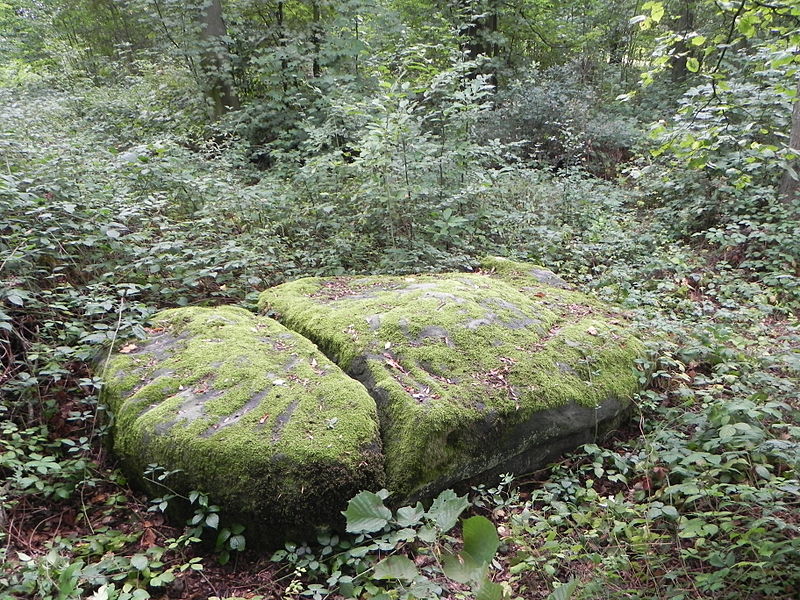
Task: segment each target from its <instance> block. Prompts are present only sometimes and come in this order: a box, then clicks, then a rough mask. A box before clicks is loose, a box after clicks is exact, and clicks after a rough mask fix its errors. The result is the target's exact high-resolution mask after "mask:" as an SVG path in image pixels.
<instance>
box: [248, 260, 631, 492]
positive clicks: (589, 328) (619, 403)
mask: <svg viewBox="0 0 800 600" xmlns="http://www.w3.org/2000/svg"><path fill="white" fill-rule="evenodd" d="M485 267H486V269H485V270H484V271H481V272H478V273H447V274H436V275H419V276H415V277H334V278H307V279H301V280H298V281H294V282H292V283H288V284H284V285H281V286H278V287H276V288H273V289H270V290H267V291H266V292H264V293H263V294H262V297H261V301H260V306H261V307H262V308H263V309H264V310H269V311H273V312H274V313H275V316H276V317H277V318H278V319H279V320H280V321H281V322H282V323H283V324H285V325H286V326H287V327H288V328H289V329H292V330H293V331H296V332H298V333H300V334H302V335H303V336H305V337H307V338H309V339H311V340H312V341H314V342H315V343H316V344H317V345H318V346H319V347H320V348H321V349H322V350H323V351H324V352H325V353H326V354H327V355H328V356H329V357H330V358H331V359H332V360H334V361H335V362H336V363H337V364H338V365H339V366H340V367H342V369H344V370H345V371H346V372H347V373H349V374H350V375H351V376H353V377H355V378H357V379H358V380H359V381H361V382H362V383H364V385H365V386H366V387H367V388H368V389H369V391H370V393H371V394H372V396H373V398H375V400H376V402H377V405H378V412H379V413H380V419H381V428H382V438H383V445H384V457H385V468H386V475H387V485H388V486H389V488H390V489H392V490H393V491H396V492H398V493H399V494H400V495H401V496H404V497H411V496H415V495H424V494H429V493H433V492H434V491H436V490H438V489H441V488H444V487H448V486H450V485H453V484H454V483H456V482H459V481H463V480H468V479H470V478H473V477H476V476H478V475H480V474H482V473H487V472H492V471H502V470H516V471H518V472H519V471H523V472H524V471H525V470H527V469H532V468H536V467H538V466H541V465H543V464H545V463H546V462H547V461H548V460H550V459H552V458H554V457H556V456H558V454H560V453H562V452H563V451H565V450H568V449H570V448H573V447H575V446H577V445H579V444H581V443H584V442H587V441H590V440H592V439H593V438H594V436H595V434H596V433H597V432H598V431H600V430H601V429H604V428H607V427H608V426H609V425H611V424H613V423H614V422H615V420H617V419H618V417H619V416H620V415H621V414H622V413H623V412H624V410H625V409H626V407H627V406H628V404H629V401H630V398H631V396H632V395H633V394H634V393H635V392H636V390H637V375H636V373H635V370H634V366H635V359H636V358H638V357H639V356H640V355H641V354H642V353H643V348H642V345H641V344H640V343H639V342H638V341H637V340H636V339H635V338H633V337H632V336H631V335H630V333H629V332H628V331H627V330H626V328H625V323H624V319H623V317H621V316H620V315H618V314H615V313H614V312H613V311H612V310H611V309H610V308H609V307H608V306H605V305H603V304H601V303H598V302H597V301H593V300H591V299H590V298H588V297H587V296H585V295H582V294H579V293H576V292H573V291H570V290H568V289H565V288H566V287H567V286H566V284H564V282H563V281H561V280H560V279H558V278H557V277H556V276H555V275H554V274H552V273H551V272H549V271H547V270H545V269H541V268H538V267H535V266H533V265H525V264H521V263H513V262H511V261H504V260H500V259H493V260H491V261H488V262H487V263H486V265H485Z"/></svg>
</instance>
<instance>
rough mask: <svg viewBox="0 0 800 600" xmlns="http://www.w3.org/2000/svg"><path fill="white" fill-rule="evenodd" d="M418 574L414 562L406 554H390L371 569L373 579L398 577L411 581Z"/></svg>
mask: <svg viewBox="0 0 800 600" xmlns="http://www.w3.org/2000/svg"><path fill="white" fill-rule="evenodd" d="M417 575H419V572H418V571H417V567H416V566H415V565H414V562H413V561H412V560H411V559H410V558H408V557H407V556H390V557H389V558H385V559H383V560H382V561H381V562H379V563H378V564H377V565H375V570H374V571H373V574H372V578H373V579H400V580H402V581H413V580H414V578H416V576H417Z"/></svg>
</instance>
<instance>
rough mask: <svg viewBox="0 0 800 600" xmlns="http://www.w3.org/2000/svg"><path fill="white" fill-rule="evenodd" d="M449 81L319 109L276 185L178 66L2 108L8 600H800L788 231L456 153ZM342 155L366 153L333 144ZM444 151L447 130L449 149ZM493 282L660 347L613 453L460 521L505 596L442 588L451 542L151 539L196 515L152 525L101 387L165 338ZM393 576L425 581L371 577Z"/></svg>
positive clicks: (530, 483) (629, 175) (481, 113)
mask: <svg viewBox="0 0 800 600" xmlns="http://www.w3.org/2000/svg"><path fill="white" fill-rule="evenodd" d="M448 77H449V78H448ZM458 81H460V75H459V73H454V74H451V75H450V76H448V75H447V74H445V75H442V76H441V77H440V78H439V79H437V80H436V81H435V82H434V83H433V85H432V86H431V88H430V89H431V90H433V92H431V94H429V96H427V97H424V98H420V97H418V95H416V94H415V93H414V92H413V91H411V90H409V89H407V88H405V89H404V88H402V86H389V87H388V88H383V89H384V90H385V93H384V94H383V95H382V96H380V97H377V98H375V99H373V100H372V101H370V102H366V101H365V102H364V103H363V105H361V106H358V107H356V108H355V109H353V108H350V109H347V110H345V107H344V105H343V104H342V102H341V101H340V100H341V99H337V98H335V97H333V98H331V99H330V105H329V106H328V107H327V108H326V110H327V113H326V114H327V115H328V117H327V118H326V119H322V120H319V119H317V120H315V121H314V122H311V121H309V122H308V123H306V124H305V125H304V127H305V131H306V135H305V137H304V141H303V144H305V147H304V149H303V150H302V151H299V150H298V151H297V153H296V154H295V153H294V152H295V151H294V150H287V151H286V152H285V153H284V155H283V156H282V157H281V158H280V160H279V161H278V162H279V164H278V165H276V166H273V167H272V168H270V169H269V170H264V169H263V168H262V167H261V165H259V164H257V162H254V161H253V160H251V158H252V148H250V147H249V146H248V145H247V143H246V142H245V141H244V139H243V138H242V137H241V136H239V135H238V134H237V123H236V122H235V121H229V122H223V123H222V124H218V125H217V127H218V129H217V130H211V131H209V130H208V129H207V128H202V127H199V126H198V125H197V122H198V115H199V114H200V113H202V110H203V107H202V106H201V105H197V104H193V100H192V96H191V95H190V94H186V93H185V90H186V89H187V88H188V87H190V85H189V83H187V81H185V80H184V79H182V76H181V74H180V73H178V72H175V71H171V70H170V69H169V68H168V67H159V68H158V69H153V70H150V71H148V70H147V69H145V70H144V72H142V73H139V74H138V75H136V76H133V75H132V76H130V77H129V78H128V80H127V81H125V82H124V83H121V84H117V85H111V84H103V85H96V84H95V83H91V82H89V81H85V82H83V84H82V85H80V86H77V85H74V84H72V85H70V86H69V88H67V87H64V86H60V85H59V82H58V80H56V79H48V78H38V77H37V78H32V79H31V80H29V81H27V82H25V83H24V84H17V85H14V86H8V87H5V88H3V89H0V105H1V108H0V111H1V112H2V115H3V121H2V128H3V130H2V138H0V154H2V156H3V164H2V165H0V171H2V173H0V214H2V216H3V218H2V222H0V232H1V233H2V240H1V241H0V253H1V254H0V280H1V282H2V288H0V301H2V305H0V352H2V365H3V367H2V368H3V371H2V375H1V376H0V385H1V386H2V394H3V402H2V404H0V430H1V431H2V435H1V436H0V473H2V477H3V479H2V483H0V500H1V501H2V509H0V544H2V548H0V598H3V599H5V598H42V599H50V598H52V599H68V598H80V597H90V598H94V599H95V600H102V599H114V598H119V599H120V600H123V599H129V598H136V599H140V598H141V599H144V598H148V597H151V598H160V597H171V598H182V597H183V598H201V597H219V598H233V597H241V598H287V599H288V598H292V599H295V598H314V599H315V600H317V599H322V598H332V599H333V598H347V597H364V598H433V597H441V598H472V597H478V598H490V597H492V598H494V597H497V598H502V597H506V598H521V599H525V600H528V599H536V598H553V599H566V598H570V597H571V598H587V599H589V598H592V599H597V598H664V599H666V598H670V599H674V600H678V599H681V598H685V599H689V598H711V597H713V598H719V599H724V598H727V599H731V600H733V599H742V598H753V599H758V598H765V599H766V598H771V599H785V600H790V599H791V598H796V594H797V590H798V589H800V480H799V479H798V466H800V401H799V400H798V394H797V389H798V374H800V325H798V319H797V316H798V308H800V292H799V291H798V290H800V286H798V282H799V281H800V280H799V279H798V275H799V273H798V271H797V265H798V262H797V260H798V256H800V252H798V244H800V241H799V240H800V235H798V222H797V220H796V219H792V218H791V215H787V213H786V210H785V207H784V206H783V205H782V204H781V203H780V202H778V201H777V200H775V199H774V198H773V199H772V200H770V199H769V197H768V195H765V194H764V193H763V190H754V189H747V188H744V189H743V188H736V187H735V186H734V187H731V188H730V189H725V188H724V186H722V185H721V184H719V182H717V181H711V182H710V183H709V182H706V181H703V180H702V178H701V177H700V176H698V175H695V174H693V173H690V172H688V171H687V172H686V173H684V174H682V175H680V176H675V171H670V168H671V167H668V166H664V165H659V164H657V162H655V161H651V160H649V159H646V158H642V157H640V158H638V159H636V158H632V159H631V160H630V161H629V162H627V163H626V164H625V165H622V166H620V169H619V170H620V172H622V171H625V173H626V176H625V177H624V178H623V177H619V178H618V177H616V175H609V174H608V173H602V174H603V175H604V176H605V177H606V178H605V179H603V178H599V177H598V176H597V175H598V173H595V174H590V173H588V172H587V171H586V170H585V169H583V168H581V167H580V161H578V164H576V165H574V166H569V165H568V166H566V167H564V168H559V169H554V168H552V167H548V166H543V165H541V164H537V163H535V162H531V161H524V160H521V159H519V155H515V154H514V145H513V143H510V144H501V143H500V142H496V143H489V142H487V141H486V140H480V139H478V138H476V137H475V136H474V135H472V134H471V133H470V134H469V135H467V134H465V133H464V132H476V131H480V129H481V127H483V126H485V119H487V118H491V108H490V107H487V103H486V102H485V100H486V94H487V93H488V92H487V90H486V89H484V88H482V87H481V86H480V85H478V84H476V85H475V86H473V88H472V89H471V90H467V91H466V92H464V94H462V96H461V97H460V98H459V100H458V102H457V101H455V100H453V101H448V102H444V103H443V104H442V105H441V106H443V108H442V109H441V111H440V112H439V113H437V116H436V118H435V119H433V120H431V119H430V117H429V116H427V113H426V114H423V112H422V109H423V108H425V110H426V111H427V110H428V108H427V107H429V106H430V104H431V103H433V102H434V100H436V98H435V97H434V96H435V92H437V90H438V91H439V92H441V93H442V94H444V93H445V92H446V93H447V94H451V95H452V91H453V90H454V89H458V88H459V85H460V84H458V83H457V82H458ZM437 86H438V87H437ZM470 94H471V95H470ZM230 118H231V119H235V118H236V117H235V116H231V117H230ZM337 127H339V128H341V127H344V128H345V129H348V128H349V130H350V131H353V132H356V133H355V134H354V137H352V140H353V141H352V142H351V143H352V144H353V147H356V148H358V149H359V151H358V153H350V155H346V154H347V153H344V154H343V152H342V149H341V148H328V147H327V146H326V140H330V139H333V133H332V132H333V131H334V130H336V129H337ZM434 127H440V128H441V129H442V130H452V132H453V133H452V137H451V138H450V141H451V143H449V144H448V146H447V148H444V149H443V148H442V147H441V145H439V143H438V138H437V139H434V137H433V136H432V135H431V134H430V131H431V130H432V128H434ZM401 154H402V156H401ZM643 156H646V155H643ZM515 157H516V158H515ZM708 186H711V187H713V188H714V190H715V194H716V195H715V196H713V197H710V196H709V195H707V194H706V195H703V194H702V193H701V192H699V191H698V190H703V189H705V188H707V187H708ZM714 186H716V187H714ZM691 194H696V196H691ZM755 196H758V200H757V201H754V200H753V197H755ZM687 197H691V198H692V201H691V202H686V198H687ZM676 198H681V199H682V202H681V203H678V202H677V201H676ZM724 202H727V203H728V204H727V205H726V208H725V211H724V216H725V218H713V217H714V212H715V211H718V210H719V206H720V203H724ZM486 254H496V255H503V256H509V257H511V258H516V259H522V260H527V261H531V262H536V263H539V264H542V265H544V266H545V267H547V268H550V269H552V270H554V271H556V272H558V273H559V274H560V275H561V276H563V277H565V278H566V279H568V280H569V281H570V282H571V283H573V284H574V285H576V286H577V287H578V288H580V289H582V290H584V291H587V292H589V293H591V294H594V295H596V296H598V297H599V298H602V299H604V300H607V301H610V302H614V303H618V304H620V305H622V306H623V307H625V308H626V309H628V310H629V311H630V313H631V315H632V317H633V319H634V322H635V324H636V325H635V326H636V327H637V328H638V329H639V331H640V334H641V337H642V339H644V340H647V341H648V344H649V349H650V354H649V358H648V360H647V361H644V362H643V364H641V365H639V367H640V369H641V372H642V373H647V375H646V376H645V375H643V376H642V386H643V391H642V393H641V394H640V395H639V397H638V398H637V399H636V410H635V414H634V415H633V417H632V420H631V422H630V424H629V425H628V426H627V427H626V428H625V429H623V430H622V431H620V432H618V433H617V434H615V436H614V437H612V438H611V439H607V440H597V441H596V443H594V444H588V445H585V446H583V447H581V448H580V449H578V450H577V451H575V452H574V453H572V454H570V455H569V456H567V457H565V458H564V459H563V460H561V461H560V462H558V463H557V464H554V465H551V466H550V467H548V468H547V469H545V470H543V471H541V472H537V473H531V474H525V475H519V476H518V477H516V478H513V479H512V478H510V477H509V478H505V479H503V480H502V481H501V482H500V483H496V482H487V484H486V485H485V486H480V487H478V488H475V489H473V490H472V492H471V493H470V495H469V499H468V500H469V506H468V507H467V506H466V504H465V505H464V507H463V508H462V509H461V510H464V509H466V510H467V512H468V513H472V514H474V515H481V516H484V517H487V518H489V519H490V520H491V521H492V522H493V523H494V525H495V526H496V529H497V532H498V535H499V546H498V547H497V550H496V553H495V554H494V555H493V556H492V557H491V560H489V561H488V562H487V569H488V575H489V577H490V579H491V580H492V581H493V582H495V583H497V584H499V586H500V588H501V589H502V592H500V595H499V596H488V595H487V596H481V595H480V594H478V595H477V596H476V595H474V594H473V592H472V591H470V589H471V588H470V586H469V585H468V584H467V583H464V582H459V581H457V580H454V579H453V578H452V577H449V576H447V572H446V570H444V571H443V570H442V568H441V565H440V564H439V562H438V560H437V557H438V556H439V555H440V554H441V552H442V549H443V548H450V547H455V548H460V547H461V545H462V544H463V543H464V538H462V537H461V533H460V532H461V529H460V528H459V526H455V527H454V528H448V529H444V528H442V530H441V531H440V532H439V534H438V535H437V536H435V537H433V538H425V539H422V538H420V537H419V536H417V535H415V536H411V537H407V538H401V537H390V533H387V532H376V533H375V534H374V535H373V536H372V537H370V535H366V534H361V535H360V537H359V536H356V535H352V536H347V535H344V534H343V535H341V536H333V535H331V534H330V533H322V534H321V535H320V537H319V539H317V540H305V541H303V540H297V543H290V544H287V545H286V547H285V548H284V549H283V550H280V551H279V552H277V553H275V554H270V553H267V554H265V553H263V552H260V551H259V550H257V546H258V541H257V540H252V539H249V538H247V531H242V530H241V527H240V526H238V525H237V524H236V523H231V522H228V521H227V519H226V517H225V515H224V513H220V511H219V509H217V507H215V506H214V505H213V499H209V498H207V497H205V495H204V494H202V490H198V491H197V493H194V494H192V496H191V497H190V498H185V499H183V500H184V502H186V503H188V504H189V505H190V506H191V511H190V512H191V514H192V516H191V518H190V520H189V521H188V522H187V524H186V525H185V526H183V524H182V523H180V522H178V523H176V522H174V521H172V522H168V521H167V520H166V518H165V516H164V510H165V509H166V507H167V506H168V505H169V503H170V502H178V501H180V499H179V498H175V497H174V496H173V494H172V493H171V491H170V490H169V474H168V473H166V472H164V471H163V470H159V468H158V467H154V468H153V469H152V472H151V473H150V474H149V476H150V477H151V478H153V479H154V480H156V481H159V482H161V483H163V486H164V495H163V496H162V497H160V498H156V499H153V498H146V497H143V496H141V495H139V494H137V493H136V492H134V491H133V490H131V489H130V488H129V487H128V485H127V483H126V481H125V479H124V477H123V476H122V475H121V474H120V473H119V472H118V471H117V470H116V468H115V463H114V459H113V456H111V455H110V454H109V452H108V451H107V434H108V431H109V428H110V427H111V425H112V424H113V416H112V415H109V414H107V413H106V411H105V408H104V407H103V406H102V404H100V403H99V401H98V392H99V390H100V389H101V387H102V385H103V382H102V381H101V380H100V379H99V378H98V373H99V372H100V370H101V366H102V364H103V361H104V360H105V358H106V357H107V355H108V352H109V351H110V350H109V349H110V347H111V346H114V345H116V346H117V347H119V342H121V341H123V340H128V339H130V338H132V337H136V336H142V335H144V328H145V327H146V325H147V319H148V317H149V316H150V315H152V314H153V313H154V312H155V311H157V310H159V309H161V308H164V307H170V306H183V305H195V304H222V303H233V304H238V305H241V306H244V307H245V308H248V309H254V300H255V298H256V295H257V293H258V291H260V290H262V289H264V288H265V287H267V286H270V285H273V284H276V283H280V282H282V281H285V280H288V279H291V278H295V277H298V276H304V275H315V274H345V273H410V272H415V271H417V272H418V271H432V270H464V269H470V268H471V266H472V265H473V264H475V261H476V259H477V258H478V257H480V256H482V255H486ZM459 512H460V511H459ZM406 516H407V515H406ZM420 519H422V516H418V517H417V521H415V522H414V523H416V524H421V523H422V521H421V520H420ZM397 522H399V521H397V519H396V520H395V521H392V522H391V523H390V522H389V521H387V528H388V529H387V531H390V530H391V529H392V527H395V526H396V525H397ZM453 523H454V524H455V521H453ZM465 523H466V521H465ZM473 523H475V522H473ZM414 526H416V525H413V524H412V525H410V526H409V527H410V528H412V529H413V527H414ZM409 527H407V528H406V529H408V528H409ZM464 527H467V525H464ZM387 536H389V537H387ZM465 537H466V536H465ZM394 556H396V557H407V558H409V559H411V561H412V562H413V565H415V567H416V569H417V570H416V571H415V573H416V575H413V574H411V575H409V574H402V573H397V572H389V573H388V574H387V573H386V572H385V569H383V570H381V569H376V564H378V562H379V561H381V560H386V559H387V557H394ZM384 564H386V563H384ZM397 564H400V563H399V562H398V563H397ZM419 578H422V579H419ZM423 579H424V586H423V585H422V583H423V582H422V580H423ZM420 586H422V587H420ZM493 589H494V588H493ZM354 590H355V591H354ZM493 593H494V592H493ZM349 594H355V595H352V596H351V595H349ZM358 594H360V595H358Z"/></svg>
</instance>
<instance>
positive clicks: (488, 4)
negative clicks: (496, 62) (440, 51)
mask: <svg viewBox="0 0 800 600" xmlns="http://www.w3.org/2000/svg"><path fill="white" fill-rule="evenodd" d="M457 6H458V9H459V13H460V15H459V16H460V17H461V18H462V19H464V24H463V26H462V31H463V32H464V37H465V42H464V45H463V46H462V48H463V49H464V50H465V51H466V54H467V56H468V57H469V59H470V60H475V59H476V58H478V56H481V55H483V56H486V57H487V58H495V57H496V56H497V55H498V54H499V50H500V48H499V47H498V45H497V43H495V42H494V41H493V40H491V38H492V36H493V35H494V34H496V33H497V29H498V11H499V7H498V0H458V3H457ZM480 74H486V75H488V76H489V83H490V84H491V85H492V86H494V87H495V88H496V87H497V73H496V71H495V68H494V67H491V69H490V71H489V72H487V71H486V70H477V71H475V72H473V73H471V77H473V78H474V77H476V76H477V75H480Z"/></svg>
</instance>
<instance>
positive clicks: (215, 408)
mask: <svg viewBox="0 0 800 600" xmlns="http://www.w3.org/2000/svg"><path fill="white" fill-rule="evenodd" d="M126 349H127V350H129V353H127V354H123V353H119V354H116V355H114V356H113V357H112V358H111V360H110V362H109V364H108V367H107V369H106V375H105V377H106V380H107V382H108V383H107V386H106V388H105V391H104V400H105V402H106V403H107V404H108V405H109V407H110V408H111V410H112V411H113V412H114V414H115V417H116V421H115V425H114V442H113V443H114V450H115V452H116V454H117V455H118V457H119V458H120V460H121V461H122V464H123V466H124V467H125V470H126V471H127V472H128V473H129V474H130V475H131V476H132V477H133V478H135V479H140V478H141V475H142V473H143V472H144V470H145V468H146V466H147V465H148V464H151V463H157V464H159V465H162V466H163V467H164V468H166V469H168V470H170V471H171V470H175V469H181V470H182V471H181V472H180V473H179V474H178V475H177V476H176V478H174V479H172V478H171V479H169V480H167V481H166V483H167V484H169V485H171V486H172V487H173V488H174V489H176V490H177V491H179V492H182V493H186V492H188V491H189V490H194V489H197V490H202V491H204V492H207V493H208V494H209V495H210V496H211V498H212V499H213V500H214V501H215V502H217V503H219V504H221V505H222V506H223V507H224V509H225V511H226V515H231V516H232V517H233V518H238V519H241V520H242V521H243V522H247V523H255V524H257V526H258V527H257V529H258V530H259V531H266V532H268V533H269V535H270V536H273V537H275V538H280V537H283V536H285V535H291V534H299V533H300V534H301V533H304V532H308V531H310V530H311V529H312V528H313V527H314V526H317V525H321V524H325V523H331V522H335V521H337V520H338V519H339V518H340V515H339V510H341V508H342V507H343V506H344V505H345V504H346V503H347V500H348V499H350V498H351V497H352V496H353V495H355V494H356V493H358V491H360V490H362V489H365V488H375V487H376V486H380V485H382V483H383V458H382V454H381V443H380V437H379V429H378V419H377V414H376V408H375V402H374V401H373V399H372V398H371V397H370V396H369V394H368V393H367V391H366V390H365V389H364V387H363V386H362V385H361V384H360V383H358V382H357V381H356V380H354V379H352V378H350V377H348V376H347V375H345V374H344V373H343V372H342V371H341V370H340V369H339V368H338V367H337V366H336V365H334V364H333V363H331V362H330V361H329V360H328V359H326V358H325V357H324V356H323V355H322V354H321V353H320V352H319V351H318V350H317V348H316V347H315V346H314V344H312V343H311V342H310V341H308V340H307V339H305V338H303V337H301V336H300V335H298V334H296V333H293V332H291V331H289V330H288V329H286V328H285V327H283V326H282V325H280V324H279V323H277V322H276V321H273V320H272V319H269V318H266V317H259V316H256V315H253V314H252V313H250V312H248V311H246V310H244V309H240V308H233V307H219V308H179V309H172V310H167V311H164V312H161V313H159V314H158V315H157V316H156V318H155V319H154V321H153V329H151V336H150V338H149V339H148V340H147V341H146V342H143V343H140V344H137V345H136V346H135V347H134V349H132V350H131V348H130V346H129V347H128V348H126Z"/></svg>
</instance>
